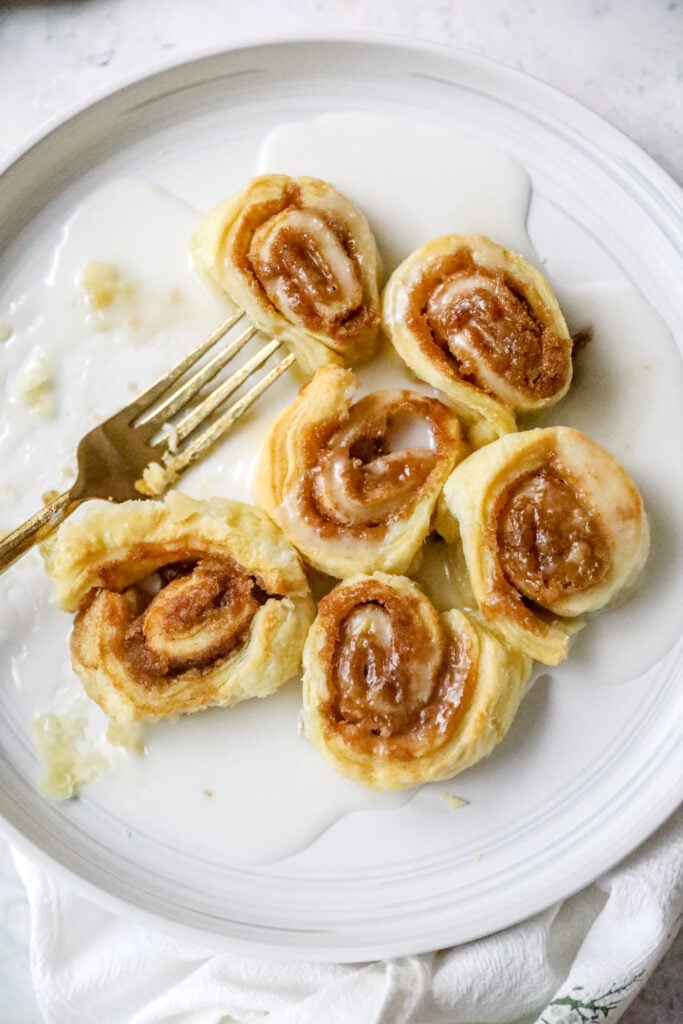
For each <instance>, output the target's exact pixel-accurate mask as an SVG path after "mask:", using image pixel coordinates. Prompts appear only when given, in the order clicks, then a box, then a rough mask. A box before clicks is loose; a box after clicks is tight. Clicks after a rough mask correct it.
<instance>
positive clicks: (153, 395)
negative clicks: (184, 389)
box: [121, 309, 244, 422]
mask: <svg viewBox="0 0 683 1024" xmlns="http://www.w3.org/2000/svg"><path fill="white" fill-rule="evenodd" d="M243 316H244V311H243V310H241V309H238V310H236V312H235V313H234V314H233V315H232V316H230V317H228V319H227V320H224V321H223V323H222V324H220V325H219V326H218V327H217V328H216V329H215V330H214V331H212V332H211V334H209V335H208V337H206V338H204V340H203V341H202V342H200V343H199V345H197V347H196V348H193V349H192V351H191V352H188V354H187V355H186V356H185V357H184V358H183V359H181V360H180V362H178V363H176V364H175V366H173V367H171V369H170V370H168V372H167V373H165V374H164V375H163V377H160V378H159V379H158V380H156V381H155V382H154V383H153V384H150V386H149V387H148V388H146V390H145V391H143V392H142V394H140V395H138V397H137V398H135V399H134V400H133V401H132V402H130V404H129V405H127V406H126V409H125V411H126V413H128V414H129V415H130V420H129V422H132V420H134V419H136V418H137V417H139V416H141V415H142V414H143V413H144V412H146V411H147V410H148V409H149V408H150V406H151V405H153V404H154V402H157V401H158V400H159V399H160V398H161V397H162V395H164V394H165V392H166V391H168V389H169V388H170V387H171V386H172V385H173V384H175V382H176V381H177V380H178V378H179V377H182V376H183V374H184V373H187V371H188V370H189V369H190V368H191V367H192V366H194V364H195V363H196V362H197V360H199V359H201V358H202V356H203V355H204V354H205V353H206V352H208V351H209V349H210V348H213V346H214V345H215V344H216V342H218V341H220V340H221V338H222V337H223V336H224V335H225V334H227V333H228V331H229V330H230V329H231V328H232V327H234V326H235V324H236V323H238V321H240V320H241V319H242V317H243ZM123 411H124V410H121V412H123Z"/></svg>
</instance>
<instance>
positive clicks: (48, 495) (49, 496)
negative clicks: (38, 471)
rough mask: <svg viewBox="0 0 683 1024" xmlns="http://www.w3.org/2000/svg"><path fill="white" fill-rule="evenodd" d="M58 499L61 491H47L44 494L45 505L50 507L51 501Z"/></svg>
mask: <svg viewBox="0 0 683 1024" xmlns="http://www.w3.org/2000/svg"><path fill="white" fill-rule="evenodd" d="M58 497H59V491H56V490H54V488H53V489H52V490H51V491H45V493H44V494H43V505H49V504H50V502H51V501H54V500H55V498H58Z"/></svg>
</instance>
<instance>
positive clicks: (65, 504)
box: [0, 491, 81, 574]
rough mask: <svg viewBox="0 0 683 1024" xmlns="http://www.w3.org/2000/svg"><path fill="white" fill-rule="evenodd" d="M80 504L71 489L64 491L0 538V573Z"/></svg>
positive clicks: (43, 537)
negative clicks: (73, 496) (72, 494)
mask: <svg viewBox="0 0 683 1024" xmlns="http://www.w3.org/2000/svg"><path fill="white" fill-rule="evenodd" d="M80 504H81V502H80V500H79V499H78V498H72V497H71V491H65V492H64V494H60V495H59V497H58V498H54V499H53V500H52V501H49V502H48V503H47V505H43V507H42V508H41V510H40V511H39V512H36V513H35V515H32V516H31V518H30V519H27V520H26V522H25V523H22V525H21V526H18V527H17V529H16V530H14V531H13V532H12V533H10V534H8V535H7V537H4V538H3V539H2V540H0V574H1V573H3V572H4V571H5V569H9V567H10V565H12V564H13V563H14V562H16V560H17V558H20V557H21V555H23V554H24V552H25V551H28V549H29V548H32V547H33V545H34V544H37V543H38V542H39V541H41V540H45V538H46V537H47V536H49V534H51V533H52V531H53V530H56V529H57V527H58V526H59V524H60V523H62V522H64V520H65V519H66V517H67V516H69V515H71V513H72V512H73V510H74V509H75V508H76V507H77V506H78V505H80Z"/></svg>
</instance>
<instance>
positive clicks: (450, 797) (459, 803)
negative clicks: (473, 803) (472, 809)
mask: <svg viewBox="0 0 683 1024" xmlns="http://www.w3.org/2000/svg"><path fill="white" fill-rule="evenodd" d="M441 796H442V797H443V799H444V800H445V801H446V803H447V804H448V805H449V807H453V808H454V809H455V810H457V808H458V807H468V806H469V800H465V799H463V797H461V796H456V795H455V793H442V794H441Z"/></svg>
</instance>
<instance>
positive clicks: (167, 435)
mask: <svg viewBox="0 0 683 1024" xmlns="http://www.w3.org/2000/svg"><path fill="white" fill-rule="evenodd" d="M164 440H165V441H166V442H167V443H168V450H169V452H170V453H171V454H172V455H175V453H176V452H177V451H178V445H179V444H180V441H179V439H178V429H177V427H175V426H173V425H172V424H166V427H165V428H164Z"/></svg>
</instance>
